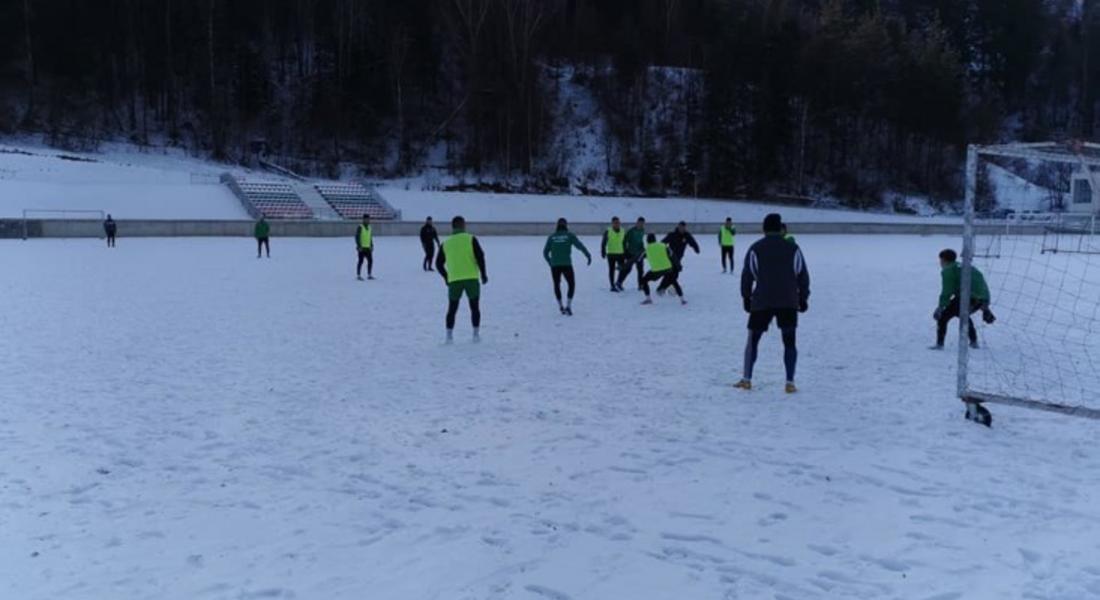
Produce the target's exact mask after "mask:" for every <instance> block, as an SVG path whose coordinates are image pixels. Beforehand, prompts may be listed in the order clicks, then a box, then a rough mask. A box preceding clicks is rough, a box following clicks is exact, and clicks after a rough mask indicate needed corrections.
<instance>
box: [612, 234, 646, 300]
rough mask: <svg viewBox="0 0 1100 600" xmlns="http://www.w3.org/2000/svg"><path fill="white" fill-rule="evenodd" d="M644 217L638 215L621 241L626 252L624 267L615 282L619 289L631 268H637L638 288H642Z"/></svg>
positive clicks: (621, 287)
mask: <svg viewBox="0 0 1100 600" xmlns="http://www.w3.org/2000/svg"><path fill="white" fill-rule="evenodd" d="M645 247H646V246H645V218H644V217H638V221H637V223H635V224H634V226H633V227H631V228H630V230H629V231H627V232H626V240H624V242H623V250H624V251H625V252H626V268H624V269H623V270H622V271H621V272H620V273H619V281H618V282H616V287H618V288H619V290H620V291H621V290H622V289H623V283H624V282H625V281H626V278H627V277H628V276H629V275H630V270H631V269H635V268H636V269H637V270H638V289H639V290H640V289H642V275H643V273H644V269H645V267H643V266H642V261H644V260H645Z"/></svg>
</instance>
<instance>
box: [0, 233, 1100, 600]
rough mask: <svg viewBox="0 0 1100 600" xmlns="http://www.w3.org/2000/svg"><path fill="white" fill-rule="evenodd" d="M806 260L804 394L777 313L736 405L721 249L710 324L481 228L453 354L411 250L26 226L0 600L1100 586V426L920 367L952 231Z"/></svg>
mask: <svg viewBox="0 0 1100 600" xmlns="http://www.w3.org/2000/svg"><path fill="white" fill-rule="evenodd" d="M584 241H585V242H586V243H587V244H588V245H589V247H593V246H595V244H596V240H595V239H592V238H587V239H585V240H584ZM799 241H800V243H801V244H802V246H803V249H804V251H805V253H806V257H807V260H808V263H809V267H810V270H811V272H812V274H813V282H814V283H813V285H814V294H813V296H812V297H811V299H810V311H809V312H808V313H807V314H806V315H804V316H803V317H802V321H801V326H800V329H799V342H800V346H801V357H800V361H801V362H800V371H799V381H800V384H801V388H802V390H801V392H800V393H799V394H797V395H794V396H786V395H784V394H782V373H781V367H780V362H781V356H782V349H781V346H780V342H779V340H778V333H777V332H775V331H774V330H773V331H772V332H769V333H768V334H767V337H766V338H765V340H764V345H763V346H762V347H761V351H762V352H761V358H760V367H759V370H758V373H757V377H756V383H757V386H758V389H757V390H755V391H753V392H751V393H743V392H739V391H737V390H734V389H732V388H731V387H730V384H731V383H732V382H733V381H735V380H736V379H737V377H738V375H739V369H738V366H739V364H740V361H741V350H742V344H743V342H744V319H745V316H744V313H743V312H742V311H741V307H740V303H739V302H738V301H737V300H736V295H737V291H736V290H737V278H735V277H729V276H723V275H720V274H719V272H718V271H719V260H718V256H717V253H716V250H715V248H714V244H705V245H704V247H703V249H704V252H703V255H702V256H695V255H694V254H689V256H688V257H687V260H686V264H685V268H686V270H685V272H684V276H683V283H684V287H685V290H686V293H687V298H688V300H689V301H690V304H688V305H687V306H686V307H681V306H680V305H679V304H678V303H676V302H674V301H672V300H670V299H658V301H657V303H656V304H655V305H654V306H648V307H643V306H639V304H638V300H639V294H637V292H633V291H631V292H630V293H626V294H610V293H609V292H607V291H606V279H605V277H606V271H605V269H604V267H603V265H601V264H598V263H597V264H595V265H593V266H592V267H590V268H586V267H584V266H583V265H580V266H579V267H578V276H579V278H578V282H579V292H578V296H577V299H576V302H575V303H574V306H575V309H576V314H577V316H576V317H572V318H568V317H562V316H559V315H558V311H557V309H556V306H555V303H554V300H553V296H552V294H551V287H550V277H549V274H548V272H547V269H546V268H545V266H544V264H543V263H542V258H541V256H540V250H541V248H542V240H541V239H539V240H536V239H530V238H528V239H522V238H492V239H485V240H483V242H482V243H483V245H484V247H485V252H486V254H487V261H488V273H489V275H490V282H489V284H488V285H487V286H486V287H485V290H484V296H483V299H482V306H483V312H484V315H485V319H484V324H483V331H482V337H483V341H482V342H481V343H480V344H477V345H475V344H472V343H470V341H469V328H468V327H469V326H468V316H467V312H466V309H465V307H464V308H463V309H462V312H461V313H460V319H459V327H458V331H457V333H456V337H457V338H458V339H457V341H456V343H455V344H454V345H453V346H444V345H442V344H441V342H442V338H443V331H442V327H443V312H444V309H445V305H446V300H445V294H446V292H445V288H444V287H443V285H442V283H441V281H440V279H439V277H438V276H437V275H435V274H432V273H424V272H422V271H420V269H419V264H420V247H419V241H418V240H416V239H413V238H399V239H394V238H390V239H379V241H378V253H377V256H376V269H375V273H376V275H378V277H379V279H378V280H377V281H373V282H368V283H360V282H357V281H355V278H354V267H355V255H354V252H353V251H352V249H351V247H350V245H349V244H348V240H345V239H327V240H276V241H275V243H274V244H273V247H272V250H273V252H272V255H273V257H274V258H273V259H271V260H270V261H268V260H262V261H258V260H256V258H255V257H254V256H255V255H254V247H253V244H252V243H251V241H249V240H233V239H211V240H193V239H171V240H154V239H142V240H121V241H120V242H119V246H118V248H117V249H115V250H113V251H112V250H108V249H106V248H105V247H103V246H102V245H101V243H100V242H98V241H96V240H82V241H66V240H35V241H31V242H27V243H24V242H15V241H0V255H2V256H4V257H5V262H4V266H5V268H4V269H2V270H0V289H3V290H4V293H2V294H0V323H2V327H3V331H4V333H5V336H4V338H3V339H4V340H5V342H6V343H3V344H0V398H2V399H3V410H2V411H0V448H2V449H3V450H2V452H3V457H4V458H3V460H2V461H0V532H2V535H3V543H2V544H0V598H5V599H8V598H11V599H13V600H14V599H19V600H55V599H60V598H66V599H68V598H73V599H96V600H99V599H111V600H130V599H145V598H156V599H158V600H196V599H210V600H240V599H259V598H270V599H281V600H286V599H296V600H314V599H319V600H363V599H371V600H374V599H378V600H513V599H515V600H673V599H675V600H712V599H713V600H718V599H723V600H763V599H769V600H847V599H875V600H877V599H897V600H933V599H934V600H963V599H965V600H1005V599H1010V598H1011V599H1017V598H1035V599H1040V598H1041V599H1044V600H1087V599H1089V598H1098V597H1100V565H1098V563H1097V556H1100V458H1098V455H1097V450H1096V431H1097V429H1096V423H1094V422H1086V421H1083V420H1075V419H1072V418H1069V417H1061V416H1052V415H1046V414H1037V413H1034V412H1026V411H1020V410H1011V409H1001V410H999V411H997V418H998V421H997V423H996V426H995V428H994V429H992V430H987V429H985V428H981V427H978V426H976V425H973V424H970V423H968V422H966V421H964V420H963V418H962V412H963V409H962V406H961V405H960V403H959V401H958V400H957V399H955V398H954V385H955V379H954V364H955V355H954V353H953V352H930V351H928V350H926V349H925V347H926V345H927V344H929V343H930V342H931V341H932V337H931V336H932V334H933V329H932V321H931V320H930V319H929V317H928V315H929V313H930V312H931V309H932V307H933V306H934V303H935V300H936V291H937V289H938V287H937V286H938V283H939V273H938V270H937V269H936V268H935V264H934V258H935V254H936V252H937V251H938V250H939V249H940V248H942V247H945V246H949V245H954V244H957V242H958V240H957V239H955V238H918V237H911V238H908V237H901V236H887V237H879V236H865V237H862V236H861V237H856V238H852V237H829V236H800V237H799ZM743 248H744V246H743V245H742V246H741V247H740V251H743ZM853 257H857V258H858V267H855V268H853ZM196 281H201V282H202V285H196V283H195V282H196ZM1002 326H1005V325H1004V324H1001V323H998V324H997V325H995V327H1002ZM952 332H954V326H953V327H952ZM609 340H613V341H609ZM951 346H952V347H953V346H954V342H953V341H952V343H951Z"/></svg>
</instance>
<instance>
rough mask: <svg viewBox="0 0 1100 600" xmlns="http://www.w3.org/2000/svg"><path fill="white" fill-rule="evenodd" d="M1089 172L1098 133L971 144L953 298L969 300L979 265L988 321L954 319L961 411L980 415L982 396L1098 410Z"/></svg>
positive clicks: (1093, 206) (1094, 193)
mask: <svg viewBox="0 0 1100 600" xmlns="http://www.w3.org/2000/svg"><path fill="white" fill-rule="evenodd" d="M1097 171H1100V145H1097V144H1088V143H1080V142H1068V143H1061V142H1050V143H1039V144H1005V145H997V146H971V147H970V148H969V150H968V152H967V164H966V198H965V206H964V219H965V220H964V231H963V247H962V275H961V285H960V289H959V301H960V302H959V305H960V306H972V304H971V296H972V291H973V290H972V289H971V283H972V281H973V279H974V277H975V270H977V271H978V272H980V273H981V274H982V275H983V276H984V279H985V281H986V283H987V285H988V288H989V293H990V296H991V298H990V306H991V308H992V309H993V313H994V314H995V315H996V321H995V323H992V324H987V323H985V322H983V321H984V319H977V318H976V319H974V323H973V324H968V322H967V321H966V320H965V319H963V320H961V321H960V327H959V330H960V331H959V346H958V394H959V397H960V398H961V399H962V400H963V401H964V402H965V403H966V407H967V410H966V416H967V418H970V419H972V420H976V421H979V422H981V423H983V424H986V425H988V424H989V421H990V419H991V416H990V413H989V411H988V409H987V408H986V407H985V406H983V405H984V404H1004V405H1012V406H1018V407H1024V408H1030V409H1038V410H1043V411H1051V412H1057V413H1063V414H1067V415H1075V416H1082V417H1090V418H1100V235H1098V234H1100V229H1098V225H1097V219H1096V216H1097V213H1098V211H1100V186H1098V185H1097V183H1098V181H1100V177H1098V176H1100V173H1097ZM971 326H976V327H978V334H979V335H978V338H979V341H978V343H977V344H976V345H975V347H972V346H971V345H970V344H969V343H968V328H969V327H971Z"/></svg>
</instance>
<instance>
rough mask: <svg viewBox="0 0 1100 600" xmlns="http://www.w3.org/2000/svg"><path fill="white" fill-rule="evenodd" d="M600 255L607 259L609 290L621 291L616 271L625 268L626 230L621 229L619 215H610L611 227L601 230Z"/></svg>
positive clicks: (618, 271)
mask: <svg viewBox="0 0 1100 600" xmlns="http://www.w3.org/2000/svg"><path fill="white" fill-rule="evenodd" d="M600 256H601V257H603V258H606V259H607V281H608V283H610V284H611V291H612V292H621V291H623V288H622V286H621V285H619V282H618V276H617V275H616V273H619V274H621V273H622V272H623V271H624V270H626V230H625V229H623V225H622V222H621V221H619V217H612V219H611V227H610V228H608V230H607V231H605V232H603V240H601V241H600Z"/></svg>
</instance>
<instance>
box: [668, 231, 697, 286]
mask: <svg viewBox="0 0 1100 600" xmlns="http://www.w3.org/2000/svg"><path fill="white" fill-rule="evenodd" d="M661 243H663V244H668V249H669V252H671V253H672V266H673V267H675V268H676V272H677V274H678V273H679V272H680V271H683V270H684V251H685V250H687V247H688V246H691V249H692V250H695V253H696V254H699V244H698V243H697V242H696V241H695V238H694V237H693V236H692V235H691V234H690V233H688V230H687V223H685V222H683V221H680V222H679V223H678V224H677V225H676V229H673V230H672V231H670V232H668V235H666V236H665V239H663V240H661Z"/></svg>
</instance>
